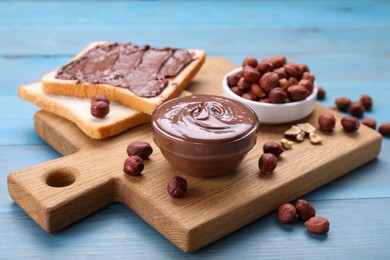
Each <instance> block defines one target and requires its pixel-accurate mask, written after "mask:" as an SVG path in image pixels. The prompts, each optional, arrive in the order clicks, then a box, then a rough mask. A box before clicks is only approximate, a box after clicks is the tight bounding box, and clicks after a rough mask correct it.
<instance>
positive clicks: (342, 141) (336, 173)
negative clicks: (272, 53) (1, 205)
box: [8, 58, 381, 252]
mask: <svg viewBox="0 0 390 260" xmlns="http://www.w3.org/2000/svg"><path fill="white" fill-rule="evenodd" d="M235 67H236V65H234V64H232V63H230V62H228V61H226V60H223V59H221V58H210V59H208V60H207V61H206V63H205V64H204V66H203V68H202V69H201V71H200V72H199V73H198V75H197V76H196V77H195V79H194V80H193V82H192V83H191V85H190V87H189V88H188V90H189V91H191V92H193V93H208V94H220V93H221V81H222V78H223V75H224V74H225V73H226V72H228V71H229V70H231V69H233V68H235ZM326 110H327V109H326V108H324V107H321V106H319V105H317V107H316V109H315V111H314V113H313V114H312V115H311V116H309V117H308V118H305V119H304V120H300V122H310V123H312V124H313V125H315V126H316V125H317V118H318V116H319V115H320V114H321V113H323V112H324V111H326ZM336 117H337V119H340V118H341V116H340V115H339V114H337V113H336ZM290 126H291V124H285V125H278V126H260V130H259V134H258V139H257V144H256V146H255V147H254V148H253V149H252V150H251V151H250V152H249V154H248V155H247V157H246V158H245V159H244V161H243V163H242V164H241V165H240V166H239V168H238V169H237V170H236V171H235V172H233V173H231V174H228V175H223V176H219V177H214V178H206V179H204V178H195V177H191V176H185V175H184V174H182V173H180V172H178V171H177V170H175V169H174V168H172V167H171V166H170V165H169V164H168V163H167V162H166V161H165V159H164V158H163V157H162V155H161V153H160V151H159V149H158V148H157V147H156V145H155V144H154V142H153V139H152V134H151V126H150V124H147V125H143V126H140V127H137V128H134V129H132V130H129V131H127V132H125V133H123V134H121V135H119V136H117V137H114V138H110V139H106V140H93V139H90V138H88V137H86V136H85V135H84V134H83V133H82V132H81V131H80V130H79V129H78V128H77V127H76V126H75V125H74V124H73V123H71V122H69V121H67V120H65V119H63V118H61V117H59V116H56V115H53V114H50V113H48V112H44V111H39V112H37V113H36V114H35V129H36V131H37V133H38V134H39V135H40V136H41V137H42V138H43V139H44V140H46V141H47V142H48V143H49V144H50V145H51V146H53V147H54V148H55V149H56V150H58V151H59V152H60V153H61V154H63V155H64V157H62V158H59V159H56V160H53V161H50V162H47V163H43V164H40V165H37V166H33V167H30V168H27V169H23V170H20V171H17V172H14V173H11V174H10V175H9V176H8V189H9V193H10V195H11V197H12V198H13V199H14V201H15V202H16V203H17V204H19V206H20V207H22V208H23V209H24V210H25V211H26V213H27V214H28V215H30V217H31V218H32V219H34V220H35V221H36V222H37V223H38V224H39V225H40V226H41V227H42V228H43V229H44V230H46V231H47V232H55V231H58V230H60V229H62V228H64V227H66V226H68V225H70V224H72V223H74V222H75V221H78V220H80V219H82V218H84V217H86V216H88V215H89V214H91V213H93V212H95V211H97V210H98V209H100V208H102V207H104V206H106V205H108V204H110V203H113V202H122V203H124V204H126V205H128V206H129V207H130V208H131V209H132V210H134V211H135V212H136V213H137V214H138V215H139V216H141V217H142V218H143V219H144V220H145V221H147V222H148V223H149V224H150V225H152V226H153V227H154V228H155V229H157V230H158V231H159V232H160V233H161V234H163V235H164V236H165V237H167V238H168V239H169V240H170V241H172V242H173V243H174V244H176V245H177V246H178V247H179V248H181V249H182V250H184V251H186V252H191V251H194V250H197V249H199V248H201V247H203V246H205V245H207V244H209V243H211V242H213V241H215V240H217V239H219V238H221V237H223V236H225V235H226V234H229V233H230V232H233V231H234V230H236V229H238V228H240V227H242V226H244V225H246V224H248V223H250V222H252V221H254V220H256V219H258V218H260V217H261V216H263V215H265V214H267V213H268V212H270V211H272V210H274V209H276V208H277V207H278V206H279V205H280V204H282V203H284V202H288V201H291V200H294V199H296V198H299V197H300V196H302V195H304V194H306V193H308V192H310V191H312V190H314V189H316V188H318V187H320V186H322V185H324V184H325V183H328V182H330V181H332V180H334V179H336V178H338V177H340V176H342V175H344V174H346V173H348V172H349V171H351V170H352V169H354V168H356V167H359V166H360V165H363V164H365V163H366V162H368V161H370V160H372V159H374V158H375V157H376V156H377V155H378V153H379V151H380V146H381V136H380V135H379V134H378V133H377V132H376V131H373V130H371V129H369V128H368V127H365V126H361V127H360V129H359V131H358V132H356V133H353V134H348V133H345V132H344V131H343V130H342V128H341V125H340V121H339V120H338V122H337V126H336V129H335V131H333V132H332V133H323V132H321V131H318V133H319V134H320V135H322V136H323V137H324V142H323V144H322V145H313V144H311V143H310V141H309V140H305V141H304V142H302V143H296V144H295V145H294V146H293V148H292V149H291V150H288V151H285V152H284V153H283V154H282V156H281V159H280V161H279V164H278V167H277V168H276V170H275V172H274V173H273V174H272V175H263V174H260V173H259V170H258V166H257V165H258V159H259V157H260V155H261V154H262V146H263V144H264V143H265V142H266V141H270V140H274V141H279V140H280V139H281V138H282V137H283V132H284V131H285V130H286V129H288V128H289V127H290ZM135 140H145V141H148V142H149V143H151V144H152V146H153V148H154V153H153V154H152V156H151V158H150V159H148V160H147V161H145V170H144V171H143V173H142V176H140V177H131V176H127V175H125V174H124V173H123V172H122V167H123V162H124V161H125V159H126V158H127V154H126V148H127V145H128V144H129V143H130V142H132V141H135ZM175 175H181V176H183V177H185V178H186V179H187V181H188V184H189V190H188V193H187V194H186V195H185V196H184V197H182V198H180V199H173V198H171V197H170V196H169V195H168V193H167V190H166V189H167V183H168V180H169V179H170V178H171V177H172V176H175ZM259 232H261V230H260V231H259Z"/></svg>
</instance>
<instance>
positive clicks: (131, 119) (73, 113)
mask: <svg viewBox="0 0 390 260" xmlns="http://www.w3.org/2000/svg"><path fill="white" fill-rule="evenodd" d="M18 93H19V97H20V98H22V99H25V100H27V101H30V102H32V103H33V104H35V105H37V106H38V107H40V108H42V109H43V110H45V111H48V112H50V113H53V114H56V115H59V116H62V117H64V118H66V119H68V120H70V121H72V122H73V123H75V124H76V125H77V126H78V127H79V128H80V129H81V130H82V131H83V132H84V133H85V134H86V135H87V136H89V137H91V138H93V139H104V138H107V137H110V136H114V135H117V134H120V133H122V132H124V131H126V130H128V129H130V128H132V127H135V126H138V125H141V124H144V123H147V122H150V116H149V115H147V114H145V113H141V112H138V111H136V110H134V109H132V108H129V107H126V106H123V105H121V104H119V103H118V102H114V101H111V102H110V113H109V114H108V115H107V116H106V117H105V118H103V119H100V118H96V117H93V116H92V115H91V113H90V107H91V99H89V98H79V97H70V96H61V95H50V94H45V93H44V92H43V91H42V85H41V83H32V84H28V85H23V86H20V87H19V88H18ZM190 94H191V93H190V92H187V91H183V93H182V94H181V95H190Z"/></svg>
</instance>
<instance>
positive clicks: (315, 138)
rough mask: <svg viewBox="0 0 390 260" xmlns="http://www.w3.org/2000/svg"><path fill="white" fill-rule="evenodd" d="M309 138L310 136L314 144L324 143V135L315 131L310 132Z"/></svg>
mask: <svg viewBox="0 0 390 260" xmlns="http://www.w3.org/2000/svg"><path fill="white" fill-rule="evenodd" d="M309 138H310V142H312V143H313V144H319V143H322V137H321V136H319V135H317V134H316V133H314V132H313V133H310V134H309Z"/></svg>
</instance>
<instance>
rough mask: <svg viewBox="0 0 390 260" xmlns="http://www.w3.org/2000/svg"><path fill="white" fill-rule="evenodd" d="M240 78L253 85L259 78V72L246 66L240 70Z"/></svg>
mask: <svg viewBox="0 0 390 260" xmlns="http://www.w3.org/2000/svg"><path fill="white" fill-rule="evenodd" d="M242 77H243V78H244V79H245V80H246V81H247V82H250V83H255V82H257V81H258V80H259V78H260V72H259V71H258V70H257V69H256V68H253V67H251V66H248V65H247V66H245V67H244V68H243V69H242Z"/></svg>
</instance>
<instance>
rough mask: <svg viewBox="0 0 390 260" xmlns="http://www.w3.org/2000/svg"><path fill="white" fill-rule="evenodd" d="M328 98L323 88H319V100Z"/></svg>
mask: <svg viewBox="0 0 390 260" xmlns="http://www.w3.org/2000/svg"><path fill="white" fill-rule="evenodd" d="M325 97H326V91H325V89H324V88H323V87H321V86H318V91H317V99H318V100H323V99H325Z"/></svg>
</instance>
